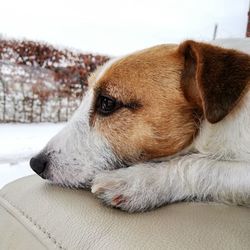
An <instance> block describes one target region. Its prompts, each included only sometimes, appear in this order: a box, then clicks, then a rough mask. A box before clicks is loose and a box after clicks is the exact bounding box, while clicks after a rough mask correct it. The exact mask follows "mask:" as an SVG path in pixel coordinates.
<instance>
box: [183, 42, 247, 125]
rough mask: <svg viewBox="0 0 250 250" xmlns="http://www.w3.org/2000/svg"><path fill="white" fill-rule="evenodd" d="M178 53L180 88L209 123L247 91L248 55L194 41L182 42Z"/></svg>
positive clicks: (232, 106) (228, 110)
mask: <svg viewBox="0 0 250 250" xmlns="http://www.w3.org/2000/svg"><path fill="white" fill-rule="evenodd" d="M178 51H179V53H181V56H182V57H183V58H184V69H183V72H182V79H181V86H182V88H183V90H184V94H185V96H186V98H187V99H188V101H190V102H192V103H193V104H194V105H196V106H198V107H200V108H201V109H202V111H203V113H204V115H205V117H206V119H207V120H208V121H209V122H210V123H216V122H219V121H220V120H222V119H223V118H224V117H225V116H226V115H227V114H228V113H229V112H230V111H231V110H232V109H233V108H234V106H235V105H236V104H237V103H238V101H239V100H240V98H241V97H242V96H243V94H244V93H245V92H246V90H247V87H248V85H249V84H248V82H249V81H250V56H249V55H247V54H244V53H240V52H238V51H236V50H230V49H223V48H220V47H216V46H212V45H208V44H205V43H198V42H194V41H186V42H184V43H182V44H181V45H180V46H179V49H178ZM249 83H250V82H249Z"/></svg>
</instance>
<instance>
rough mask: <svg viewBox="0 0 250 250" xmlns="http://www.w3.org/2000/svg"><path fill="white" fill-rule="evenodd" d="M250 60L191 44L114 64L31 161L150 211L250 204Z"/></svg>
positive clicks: (53, 176) (45, 171)
mask: <svg viewBox="0 0 250 250" xmlns="http://www.w3.org/2000/svg"><path fill="white" fill-rule="evenodd" d="M249 86H250V56H249V55H247V54H244V53H241V52H239V51H236V50H232V49H224V48H221V47H217V46H213V45H210V44H206V43H200V42H195V41H192V40H188V41H184V42H183V43H181V44H180V45H159V46H155V47H152V48H149V49H145V50H142V51H139V52H135V53H133V54H130V55H127V56H124V57H121V58H118V59H112V60H110V61H109V62H107V63H106V64H105V65H104V66H103V67H102V68H99V69H97V71H96V72H95V73H94V74H93V75H92V76H91V77H90V79H89V90H88V91H87V93H86V95H85V96H84V98H83V101H82V104H81V105H80V107H79V108H78V109H77V111H76V112H75V113H74V115H73V117H72V118H71V120H70V121H69V122H68V123H67V125H66V126H65V128H64V129H63V130H62V131H60V132H59V134H57V135H56V136H55V137H54V138H52V139H51V140H50V141H49V142H48V144H47V146H46V147H45V148H44V149H43V150H42V151H41V152H40V153H39V154H38V155H36V156H34V157H33V158H32V159H31V160H30V165H31V168H32V169H33V170H34V171H35V172H36V173H37V174H38V175H40V176H41V177H42V178H44V179H47V180H50V181H51V182H53V183H56V184H60V185H63V186H67V187H76V188H91V191H92V193H94V194H95V195H96V196H97V197H98V198H100V199H101V200H102V201H103V203H104V204H106V205H108V206H112V207H115V208H120V209H122V210H125V211H128V212H143V211H147V210H151V209H154V208H157V207H160V206H162V205H164V204H169V203H174V202H179V201H190V200H196V201H204V200H209V201H211V200H212V201H216V202H222V203H227V204H237V205H245V206H248V205H249V204H250V92H249Z"/></svg>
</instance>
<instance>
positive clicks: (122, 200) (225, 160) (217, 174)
mask: <svg viewBox="0 0 250 250" xmlns="http://www.w3.org/2000/svg"><path fill="white" fill-rule="evenodd" d="M185 153H186V154H185V155H184V156H183V155H179V156H178V155H177V156H176V157H174V158H171V159H170V160H168V161H166V162H161V163H156V162H150V163H145V164H139V165H135V166H132V167H129V168H127V169H119V170H115V171H111V172H105V173H100V174H98V175H97V176H96V178H95V180H94V185H93V186H92V192H93V193H95V194H96V195H97V196H98V197H99V198H101V199H102V200H103V201H104V203H106V204H108V205H112V206H115V207H119V208H121V209H123V210H127V211H129V212H134V211H145V210H148V209H152V208H155V207H159V206H161V205H163V204H166V203H171V202H176V201H181V200H193V199H195V200H205V199H209V200H214V201H220V202H225V203H231V204H240V205H247V206H248V205H250V93H249V94H248V95H247V96H245V97H244V100H243V105H242V108H241V110H240V111H238V112H232V113H231V114H229V115H228V116H227V117H226V118H225V119H224V120H222V121H221V122H219V123H216V124H210V123H209V122H207V121H206V120H205V121H204V122H203V124H202V126H201V130H200V132H199V135H198V137H197V139H196V140H195V141H194V143H193V145H191V146H190V147H189V152H185Z"/></svg>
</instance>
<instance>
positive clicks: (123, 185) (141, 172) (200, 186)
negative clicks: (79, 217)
mask: <svg viewBox="0 0 250 250" xmlns="http://www.w3.org/2000/svg"><path fill="white" fill-rule="evenodd" d="M92 192H93V193H94V194H96V195H97V197H99V198H100V199H101V200H102V201H103V202H104V203H105V204H107V205H110V206H113V207H118V208H121V209H122V210H126V211H129V212H135V211H145V210H150V209H153V208H155V207H159V206H161V205H163V204H166V203H172V202H176V201H181V200H191V199H198V200H204V199H207V198H209V199H212V200H215V201H220V202H226V203H234V204H242V205H247V204H250V164H249V163H242V162H231V161H230V162H229V161H216V160H212V159H209V158H207V157H204V156H202V155H200V154H192V155H188V156H184V157H178V158H175V159H173V160H171V161H168V162H161V163H152V162H149V163H145V164H138V165H134V166H131V167H129V168H125V169H118V170H113V171H109V172H104V173H100V174H98V175H97V176H96V178H95V179H94V181H93V186H92Z"/></svg>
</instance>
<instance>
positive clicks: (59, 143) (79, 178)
mask: <svg viewBox="0 0 250 250" xmlns="http://www.w3.org/2000/svg"><path fill="white" fill-rule="evenodd" d="M92 105H93V90H92V89H90V90H89V91H88V92H87V94H86V95H85V97H84V99H83V102H82V104H81V106H80V107H79V108H78V110H77V111H76V112H75V114H74V116H73V117H72V119H71V120H70V121H69V123H68V124H67V126H66V127H65V128H64V129H63V130H62V131H61V132H60V133H59V134H57V135H56V136H55V137H54V138H52V139H51V140H50V141H49V143H48V145H47V146H46V148H45V149H44V150H43V152H42V153H43V154H45V155H46V156H48V157H49V163H50V164H49V167H48V170H47V172H46V176H45V177H46V178H47V179H49V180H51V181H52V182H54V183H57V184H62V185H66V186H71V187H73V186H74V187H81V186H84V187H86V186H89V185H90V181H91V180H92V179H93V177H94V175H95V174H96V173H97V172H98V171H100V170H103V169H113V166H114V165H113V163H114V162H115V161H116V158H115V156H114V155H113V153H112V151H111V149H110V146H109V145H108V142H107V140H105V138H103V137H102V136H101V135H100V134H99V133H98V132H97V131H96V130H95V128H91V127H90V124H89V122H90V117H89V115H90V112H91V108H92Z"/></svg>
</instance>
